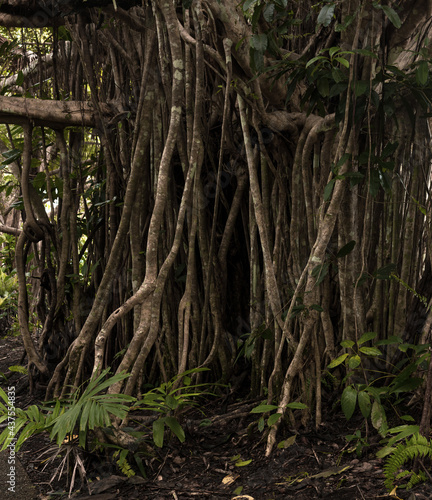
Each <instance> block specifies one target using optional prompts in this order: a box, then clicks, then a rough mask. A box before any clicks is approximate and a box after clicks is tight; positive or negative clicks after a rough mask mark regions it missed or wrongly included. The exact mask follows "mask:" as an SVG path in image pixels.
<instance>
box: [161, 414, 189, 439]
mask: <svg viewBox="0 0 432 500" xmlns="http://www.w3.org/2000/svg"><path fill="white" fill-rule="evenodd" d="M165 423H166V425H167V426H168V427H169V428H170V429H171V430H172V432H173V433H174V434H175V435H176V436H177V438H178V440H179V441H180V442H181V443H184V441H185V439H186V436H185V433H184V430H183V428H182V426H181V425H180V424H179V421H178V420H177V419H176V418H175V417H165Z"/></svg>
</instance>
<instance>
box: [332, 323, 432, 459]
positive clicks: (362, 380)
mask: <svg viewBox="0 0 432 500" xmlns="http://www.w3.org/2000/svg"><path fill="white" fill-rule="evenodd" d="M375 338H376V333H374V332H367V333H365V334H364V335H362V336H361V337H360V338H359V339H358V340H357V342H354V341H352V340H345V341H343V342H341V346H342V347H344V348H345V349H346V350H347V352H345V353H343V354H342V355H340V356H339V357H337V358H336V359H335V360H333V361H332V362H331V363H330V364H329V365H328V368H329V369H335V368H337V367H339V366H340V365H342V364H343V365H345V367H346V372H347V373H346V375H345V377H344V378H343V381H342V383H346V382H350V383H348V385H347V386H346V387H345V388H344V390H343V392H342V396H341V407H342V411H343V413H344V415H345V418H346V419H347V420H349V419H350V418H351V417H352V415H353V414H354V411H355V409H356V408H357V407H358V408H359V409H360V412H361V414H362V416H363V417H364V419H365V425H366V427H367V423H368V421H369V419H370V422H371V423H372V426H373V427H374V428H375V429H376V430H377V431H378V433H379V434H380V435H381V437H382V438H383V441H382V444H384V445H385V446H384V447H383V448H382V449H381V450H380V451H379V452H378V457H380V458H383V457H385V456H386V455H389V454H390V453H392V452H393V451H395V448H394V446H393V445H394V444H396V443H397V442H399V441H401V440H402V439H404V438H407V437H409V436H412V435H414V434H415V433H417V432H418V431H419V426H418V425H412V424H410V422H414V418H413V417H412V416H411V415H403V414H402V415H401V414H400V413H401V412H400V406H401V404H402V403H403V401H404V394H406V393H412V392H413V391H415V390H416V389H418V388H419V387H420V385H421V384H422V383H423V378H421V377H417V376H415V375H416V372H417V371H418V370H419V369H420V368H422V367H423V365H425V363H426V362H427V361H428V359H429V356H430V354H429V352H428V345H414V344H404V343H403V341H402V339H401V338H399V337H394V336H393V337H390V338H389V339H386V340H380V341H376V342H374V343H373V344H372V345H371V346H368V345H367V343H368V342H372V341H374V339H375ZM384 345H387V346H388V345H395V346H397V349H398V350H399V351H401V352H403V353H405V354H406V356H405V358H404V359H403V360H402V361H401V362H400V363H398V364H397V365H396V366H394V367H392V369H391V371H387V370H385V369H384V368H382V369H381V367H380V366H381V365H382V366H383V367H384V366H385V363H386V362H385V360H384V359H383V360H382V362H381V359H380V358H381V356H383V352H382V351H381V350H380V347H381V346H384ZM408 351H412V353H413V354H412V356H411V357H409V356H408V355H407V352H408ZM371 365H374V369H370V366H371ZM389 407H391V408H392V409H393V410H394V413H395V415H396V416H397V417H398V418H399V419H400V420H401V421H402V422H407V423H404V424H403V425H399V426H397V427H393V428H389V426H388V419H387V410H388V408H389ZM347 440H348V441H357V444H358V446H357V447H356V450H357V452H358V453H359V452H360V454H361V450H362V448H363V447H364V445H365V440H364V438H362V437H361V434H359V432H357V433H356V434H354V435H350V436H347Z"/></svg>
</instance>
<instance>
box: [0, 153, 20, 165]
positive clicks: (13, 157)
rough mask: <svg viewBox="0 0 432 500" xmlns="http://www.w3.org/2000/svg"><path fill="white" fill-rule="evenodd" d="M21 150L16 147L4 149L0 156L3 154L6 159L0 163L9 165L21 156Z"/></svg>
mask: <svg viewBox="0 0 432 500" xmlns="http://www.w3.org/2000/svg"><path fill="white" fill-rule="evenodd" d="M21 154H22V153H21V151H19V150H18V149H10V150H9V151H5V152H4V153H2V156H4V157H5V158H6V159H5V160H3V161H2V162H1V164H2V165H9V164H10V163H13V162H14V161H15V160H17V159H18V158H19V157H20V156H21Z"/></svg>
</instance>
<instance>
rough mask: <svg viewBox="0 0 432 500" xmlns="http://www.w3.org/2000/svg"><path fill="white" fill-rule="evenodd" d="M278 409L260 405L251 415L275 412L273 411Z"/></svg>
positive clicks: (253, 409)
mask: <svg viewBox="0 0 432 500" xmlns="http://www.w3.org/2000/svg"><path fill="white" fill-rule="evenodd" d="M277 409H278V406H276V405H264V404H262V405H258V406H255V408H252V410H251V413H266V412H268V411H273V410H277Z"/></svg>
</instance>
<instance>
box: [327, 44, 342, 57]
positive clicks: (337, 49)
mask: <svg viewBox="0 0 432 500" xmlns="http://www.w3.org/2000/svg"><path fill="white" fill-rule="evenodd" d="M339 51H340V47H330V49H329V56H330V57H331V58H332V57H333V56H334V55H335V54H336V52H339Z"/></svg>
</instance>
